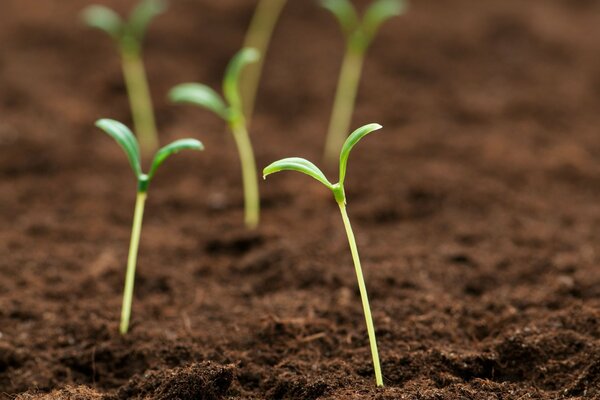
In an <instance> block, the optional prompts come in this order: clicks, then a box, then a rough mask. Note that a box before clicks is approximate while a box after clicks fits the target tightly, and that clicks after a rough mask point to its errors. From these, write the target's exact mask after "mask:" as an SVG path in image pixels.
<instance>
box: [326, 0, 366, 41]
mask: <svg viewBox="0 0 600 400" xmlns="http://www.w3.org/2000/svg"><path fill="white" fill-rule="evenodd" d="M321 6H322V7H323V8H325V9H327V10H329V11H330V12H331V13H332V14H333V15H334V16H335V17H336V18H337V20H338V22H339V24H340V26H341V27H342V30H343V31H344V34H346V35H350V34H351V33H352V32H354V31H355V30H356V28H357V27H358V23H359V22H358V14H357V13H356V9H355V8H354V6H353V5H352V3H350V1H349V0H322V1H321Z"/></svg>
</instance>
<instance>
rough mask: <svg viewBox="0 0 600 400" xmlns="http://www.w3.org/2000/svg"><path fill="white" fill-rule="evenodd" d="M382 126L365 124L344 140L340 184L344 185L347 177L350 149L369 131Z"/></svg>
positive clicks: (341, 153) (341, 154)
mask: <svg viewBox="0 0 600 400" xmlns="http://www.w3.org/2000/svg"><path fill="white" fill-rule="evenodd" d="M381 128H382V126H381V125H379V124H368V125H365V126H361V127H360V128H358V129H357V130H355V131H354V132H352V133H351V134H350V136H348V139H346V141H345V142H344V145H343V146H342V151H341V152H340V185H344V179H345V178H346V166H347V165H348V157H349V156H350V151H351V150H352V148H353V147H354V145H355V144H356V143H358V141H359V140H360V139H362V138H363V137H365V136H367V135H368V134H369V133H371V132H373V131H376V130H379V129H381Z"/></svg>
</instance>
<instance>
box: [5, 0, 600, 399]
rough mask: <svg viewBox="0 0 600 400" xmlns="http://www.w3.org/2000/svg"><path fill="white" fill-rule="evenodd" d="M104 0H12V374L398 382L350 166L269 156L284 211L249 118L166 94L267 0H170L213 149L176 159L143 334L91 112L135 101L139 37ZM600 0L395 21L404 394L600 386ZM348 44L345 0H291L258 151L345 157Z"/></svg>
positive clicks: (162, 84) (448, 10)
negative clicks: (363, 285) (285, 165)
mask: <svg viewBox="0 0 600 400" xmlns="http://www.w3.org/2000/svg"><path fill="white" fill-rule="evenodd" d="M91 3H92V2H91V1H87V0H85V1H83V0H45V1H36V2H33V1H22V0H3V1H2V12H0V392H3V393H4V392H5V393H9V394H12V393H22V392H25V391H27V390H31V389H34V388H38V389H40V390H42V391H50V390H53V389H59V388H63V387H64V386H65V385H76V386H77V385H83V386H84V387H87V388H90V390H92V392H93V393H91V394H90V393H88V394H87V395H86V396H88V397H89V398H94V397H93V396H95V395H99V394H105V393H115V392H116V391H118V390H125V389H124V388H129V389H131V388H132V387H134V386H135V385H134V384H133V383H132V381H131V379H132V377H133V376H134V375H135V374H143V373H145V372H146V371H149V370H157V371H163V372H164V371H176V372H177V373H179V372H181V370H180V369H177V368H187V367H188V366H189V365H191V364H192V363H196V362H200V361H206V362H208V361H211V362H214V363H216V364H218V365H221V366H230V365H232V367H231V368H233V371H234V372H233V375H232V376H234V377H233V378H230V379H229V381H228V382H229V383H228V384H227V385H226V387H225V389H224V390H225V391H227V390H229V392H228V393H229V395H230V396H231V397H232V398H252V396H259V398H260V397H263V396H266V397H269V396H270V397H271V398H292V399H293V398H298V399H307V398H319V396H330V397H327V398H363V397H361V396H363V395H364V398H371V397H370V396H375V395H376V392H375V390H374V388H373V387H372V386H373V385H372V384H371V375H372V371H371V370H370V365H369V353H368V349H367V345H366V341H365V340H366V339H365V335H364V330H363V328H362V327H363V325H362V324H363V320H362V314H361V310H360V302H359V298H358V292H357V290H356V288H355V286H356V283H355V278H354V276H353V271H352V269H351V259H350V255H349V253H348V251H347V243H346V242H345V237H344V232H343V228H342V226H341V222H340V221H339V215H338V214H337V210H336V209H335V203H334V202H333V201H332V200H331V198H330V194H329V193H326V192H325V190H324V189H323V188H322V187H320V186H318V185H317V184H316V183H314V182H312V181H309V180H308V178H306V177H304V176H296V175H293V174H290V175H288V176H277V177H273V178H272V179H271V178H270V179H269V181H268V182H266V183H265V182H263V181H261V183H260V190H261V197H262V201H263V219H262V223H261V226H260V227H259V229H258V230H257V231H253V232H249V231H247V230H245V229H244V228H243V225H242V219H243V215H242V213H243V198H242V192H241V178H240V172H239V165H238V160H237V154H236V151H235V148H234V144H233V141H232V140H231V137H230V134H229V132H228V131H227V127H226V126H225V124H224V123H223V121H221V120H220V119H218V118H216V117H215V116H214V115H212V114H210V113H209V112H206V111H204V110H201V109H198V108H193V107H182V106H173V105H171V104H169V103H168V102H167V100H166V94H167V92H168V90H169V89H170V88H171V87H172V86H174V85H176V84H178V83H182V82H188V81H197V82H204V83H206V84H208V85H210V86H211V87H213V88H215V89H219V87H220V82H221V79H222V76H223V73H224V69H225V67H226V65H227V63H228V61H229V60H230V58H231V57H232V56H233V54H235V52H236V51H237V50H239V48H240V47H241V46H242V44H243V40H244V35H245V32H246V29H247V26H248V24H249V22H250V19H251V17H252V13H253V12H254V8H255V6H256V2H255V1H246V0H222V1H218V2H217V1H208V0H193V1H192V0H172V1H171V4H170V7H169V10H168V11H167V12H166V13H165V14H164V15H161V16H159V17H158V18H157V19H156V20H155V21H154V22H153V23H152V24H151V26H150V28H149V31H148V35H147V37H146V41H145V44H144V60H145V64H146V68H147V72H148V79H149V83H150V87H151V91H152V96H153V100H154V103H155V111H156V117H157V123H158V126H159V135H160V137H161V141H162V142H163V143H166V142H167V141H169V140H172V139H176V138H181V137H187V136H190V137H195V138H198V139H200V140H202V141H203V142H204V144H205V145H206V151H205V152H204V153H202V154H182V156H181V157H176V158H173V159H172V160H171V159H170V160H169V161H168V163H166V164H165V166H164V167H163V169H161V171H160V172H159V174H158V175H157V177H156V180H155V181H154V183H153V188H152V191H151V193H150V196H149V200H148V206H147V214H146V220H145V221H144V224H145V225H144V228H143V233H142V244H141V247H140V258H139V260H140V261H139V269H138V281H137V282H136V285H137V286H136V299H135V302H134V314H133V328H132V333H131V336H130V337H129V338H128V339H121V338H120V337H119V336H118V334H117V333H116V326H117V320H118V313H119V307H120V296H121V288H122V280H123V270H124V265H125V260H126V254H127V253H126V252H127V244H128V239H129V233H130V231H129V229H130V223H131V218H132V212H133V203H134V199H135V181H134V178H133V176H132V174H131V171H130V169H129V167H128V165H127V161H126V158H125V156H124V155H123V153H122V151H121V150H120V149H119V148H118V147H117V146H116V145H115V144H114V142H113V141H112V140H110V139H109V138H107V137H106V135H104V134H103V133H102V132H100V131H99V130H97V129H96V128H95V127H94V126H93V123H94V121H95V120H96V119H98V118H101V117H110V118H114V119H117V120H121V121H123V122H124V123H126V124H128V125H130V124H131V117H130V111H129V106H128V102H127V96H126V92H125V87H124V84H123V77H122V73H121V70H120V61H119V57H118V53H117V51H116V49H115V46H114V44H113V43H112V42H111V41H110V40H109V39H108V37H107V36H106V35H105V34H104V33H101V32H99V31H96V30H93V29H90V28H88V27H86V26H84V24H83V23H82V22H81V20H80V17H79V13H80V11H81V10H82V9H83V8H84V7H85V6H86V5H89V4H91ZM354 3H355V4H356V5H357V6H358V7H359V8H360V9H364V8H365V7H366V6H367V5H368V3H369V2H368V1H363V0H361V1H355V2H354ZM102 4H104V5H107V6H110V7H112V8H114V9H115V10H117V11H119V12H120V13H122V14H126V13H127V12H128V10H130V9H131V7H132V6H133V4H134V1H124V0H121V1H117V0H105V1H102ZM599 21H600V3H598V2H597V1H588V0H553V1H527V2H523V1H519V0H493V1H492V0H490V1H484V2H474V1H467V0H452V1H444V2H440V1H434V0H414V1H413V2H411V4H410V9H409V11H408V12H407V13H406V14H405V15H403V16H401V17H398V18H395V19H393V20H390V21H389V22H388V23H386V24H385V25H384V26H383V27H382V29H381V31H380V33H379V34H378V36H377V38H376V39H375V41H374V43H373V46H372V47H371V49H370V50H369V52H368V55H367V60H366V63H365V70H364V74H363V77H362V81H361V85H360V89H359V93H358V98H357V103H356V109H355V113H354V117H353V124H352V126H353V127H358V126H360V125H362V124H366V123H369V122H379V123H381V124H382V125H384V129H383V130H382V131H381V132H380V133H377V134H376V135H372V136H369V137H368V138H367V139H365V140H364V141H363V142H361V143H360V145H359V146H357V147H356V149H355V150H354V151H353V154H352V157H351V159H350V164H349V172H348V182H347V192H348V193H347V194H348V202H349V213H350V217H351V218H352V219H353V221H354V224H355V229H356V231H357V240H358V243H359V247H360V248H361V254H362V255H363V259H364V260H363V263H364V265H365V270H366V275H367V286H368V287H369V291H370V293H371V296H372V307H373V313H374V317H375V324H376V327H377V329H378V330H379V331H380V342H381V344H380V347H381V353H382V360H383V365H384V375H385V376H386V384H387V389H385V390H384V391H383V392H381V393H380V394H381V395H382V396H384V397H382V398H390V399H391V398H399V397H397V396H400V395H401V394H402V395H404V394H406V395H411V396H416V395H417V394H418V393H420V394H422V395H424V396H428V395H431V396H432V397H425V398H434V396H440V397H435V398H457V397H453V396H458V395H457V393H459V394H460V393H468V394H469V395H471V396H474V397H471V398H484V397H477V396H484V395H487V394H490V393H504V394H506V396H507V397H506V398H519V397H518V396H523V395H526V394H532V393H535V394H537V395H538V398H543V399H545V398H548V399H551V398H557V397H555V396H558V394H557V393H563V392H564V391H565V390H566V391H567V393H571V394H572V395H573V396H576V395H583V393H584V392H585V393H587V394H588V395H590V394H592V395H593V393H597V392H594V390H596V391H597V387H598V386H596V389H593V386H594V385H593V383H594V382H596V383H598V376H597V373H596V372H594V371H597V368H596V369H593V368H594V365H595V366H596V367H597V365H598V360H597V358H594V354H598V350H600V348H599V346H600V342H599V340H600V331H599V329H598V326H597V324H596V323H595V322H594V321H597V318H598V305H599V304H598V297H599V295H600V286H599V283H600V272H599V271H600V269H599V268H598V267H599V259H600V257H599V255H598V250H597V249H598V243H599V239H600V233H599V232H600V229H599V228H600V202H599V201H598V198H599V195H600V161H599V160H600V136H599V132H598V126H599V122H600V113H599V110H600V58H599V57H598V55H599V54H600V45H599V44H598V37H600V24H599V23H598V22H599ZM343 51H344V43H343V37H342V35H341V32H340V30H339V27H338V24H337V22H336V21H335V20H334V19H333V17H332V16H331V15H330V14H329V13H328V12H327V11H325V10H323V9H322V8H321V7H319V6H318V5H317V4H316V3H315V2H313V1H305V0H289V1H288V3H287V4H286V6H285V8H284V11H283V13H282V15H281V18H280V20H279V21H278V23H277V27H276V29H275V32H274V36H273V40H272V43H271V47H270V49H269V53H268V55H267V58H266V61H265V69H264V74H263V79H262V81H261V84H260V88H259V92H258V97H257V106H256V114H255V117H254V121H253V125H252V130H251V138H252V141H253V144H254V147H255V152H256V155H257V162H258V167H259V169H262V168H263V167H264V166H265V165H267V164H268V163H270V162H271V161H273V160H276V159H279V158H282V157H286V156H301V157H306V158H308V159H311V160H314V161H315V162H317V163H318V162H319V161H320V157H321V154H322V151H323V146H324V143H325V133H326V130H327V124H328V122H329V116H330V112H331V107H332V102H333V97H334V93H335V88H336V84H337V77H338V73H339V69H340V63H341V60H342V56H343ZM325 171H326V173H327V174H328V175H329V176H330V177H331V179H332V180H335V179H336V174H337V171H336V170H335V169H328V168H325ZM315 335H316V336H315ZM565 343H566V344H565ZM523 349H525V350H523ZM208 370H210V369H208ZM211 371H212V370H211ZM157 379H159V378H157ZM160 379H162V378H160ZM160 379H159V380H160ZM165 379H166V378H165ZM208 381H210V379H208ZM482 382H483V383H482ZM586 382H588V383H586ZM132 385H133V386H132ZM135 387H137V386H135ZM138 389H139V388H138ZM136 390H137V389H136ZM139 390H141V389H139ZM361 390H362V391H363V392H361V393H363V395H359V394H357V393H359V391H361ZM461 391H462V392H461ZM1 396H2V395H0V397H1ZM336 396H337V397H336ZM352 396H356V397H352ZM511 396H517V397H511ZM57 398H58V397H57ZM66 398H67V397H66ZM84 398H87V397H84Z"/></svg>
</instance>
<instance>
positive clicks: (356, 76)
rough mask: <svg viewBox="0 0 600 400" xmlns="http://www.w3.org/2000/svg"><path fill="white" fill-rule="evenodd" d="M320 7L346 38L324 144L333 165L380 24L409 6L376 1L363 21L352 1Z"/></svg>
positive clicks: (397, 0)
mask: <svg viewBox="0 0 600 400" xmlns="http://www.w3.org/2000/svg"><path fill="white" fill-rule="evenodd" d="M321 5H322V6H323V7H325V8H326V9H327V10H329V11H331V12H332V13H333V15H334V16H335V17H336V18H337V20H338V22H339V23H340V26H341V28H342V31H343V33H344V36H345V38H346V53H345V55H344V60H343V62H342V70H341V72H340V77H339V81H338V86H337V92H336V95H335V100H334V104H333V111H332V114H331V120H330V121H329V129H328V132H327V141H326V144H325V155H324V157H325V161H326V162H328V163H330V164H331V163H333V162H334V161H335V158H336V156H337V154H338V152H339V151H340V148H341V147H342V144H343V143H344V140H345V139H346V134H347V132H348V131H349V128H350V123H351V121H352V113H353V110H354V104H355V102H356V93H357V91H358V85H359V82H360V76H361V73H362V67H363V63H364V59H365V54H366V52H367V49H368V48H369V45H370V44H371V42H372V41H373V39H374V38H375V34H376V33H377V31H378V30H379V27H380V26H381V24H383V23H384V22H385V21H386V20H387V19H389V18H391V17H393V16H397V15H400V14H401V13H403V12H404V10H405V9H406V3H405V2H404V1H403V0H375V1H374V2H373V3H372V4H371V5H370V6H369V8H367V11H366V12H365V14H364V16H363V18H362V20H360V19H359V17H358V13H357V12H356V9H355V8H354V6H353V5H352V3H350V1H349V0H321Z"/></svg>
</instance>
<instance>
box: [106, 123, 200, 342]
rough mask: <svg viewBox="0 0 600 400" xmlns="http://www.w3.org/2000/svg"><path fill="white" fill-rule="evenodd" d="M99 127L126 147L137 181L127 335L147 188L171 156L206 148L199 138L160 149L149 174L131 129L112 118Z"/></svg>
mask: <svg viewBox="0 0 600 400" xmlns="http://www.w3.org/2000/svg"><path fill="white" fill-rule="evenodd" d="M96 126H97V127H98V128H100V129H102V130H103V131H104V132H106V133H107V134H108V135H110V136H111V137H112V138H113V139H114V140H116V142H117V143H118V144H119V146H121V148H123V150H124V151H125V154H126V155H127V158H128V159H129V164H130V165H131V168H132V169H133V173H134V174H135V177H136V179H137V197H136V202H135V212H134V217H133V228H132V230H131V242H130V245H129V256H128V258H127V272H126V275H125V290H124V292H123V307H122V309H121V324H120V327H119V331H120V332H121V334H123V335H124V334H126V333H127V331H128V330H129V319H130V317H131V303H132V300H133V285H134V281H135V267H136V263H137V254H138V247H139V244H140V234H141V230H142V219H143V217H144V205H145V204H146V197H147V196H148V186H149V185H150V182H151V181H152V178H154V175H155V174H156V171H157V169H158V167H160V166H161V164H162V163H163V162H164V161H165V160H166V159H167V158H168V157H169V156H171V155H173V154H175V153H178V152H179V151H181V150H204V146H203V145H202V143H201V142H199V141H198V140H196V139H180V140H176V141H174V142H172V143H171V144H169V145H167V146H164V147H163V148H161V149H160V150H158V151H157V152H156V154H155V156H154V160H153V161H152V164H151V166H150V171H149V172H148V173H147V174H145V173H143V172H142V167H141V161H140V149H139V145H138V142H137V140H136V138H135V136H134V135H133V133H132V132H131V130H129V128H128V127H126V126H125V125H123V124H122V123H120V122H118V121H115V120H112V119H100V120H98V121H97V122H96Z"/></svg>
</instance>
